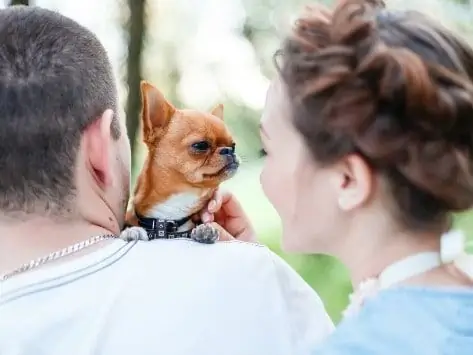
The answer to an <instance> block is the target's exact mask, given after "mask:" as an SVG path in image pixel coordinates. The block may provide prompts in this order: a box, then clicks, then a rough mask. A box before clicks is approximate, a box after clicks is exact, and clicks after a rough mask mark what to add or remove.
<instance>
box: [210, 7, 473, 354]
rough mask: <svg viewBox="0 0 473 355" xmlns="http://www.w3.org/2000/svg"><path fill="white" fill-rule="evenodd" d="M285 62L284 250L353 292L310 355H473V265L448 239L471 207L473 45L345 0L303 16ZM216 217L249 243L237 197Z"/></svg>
mask: <svg viewBox="0 0 473 355" xmlns="http://www.w3.org/2000/svg"><path fill="white" fill-rule="evenodd" d="M281 53H282V55H281V57H280V59H282V60H281V65H280V66H279V69H280V70H279V72H280V76H279V78H277V79H276V80H275V81H274V82H273V84H272V85H271V88H270V90H269V92H268V97H267V103H266V109H265V112H264V115H263V118H262V122H261V136H262V140H263V143H264V146H265V150H266V152H267V157H266V162H265V166H264V169H263V172H262V174H261V183H262V186H263V188H264V191H265V193H266V195H267V196H268V198H269V200H270V201H271V202H272V204H273V205H274V207H275V208H276V210H277V211H278V213H279V215H280V216H281V219H282V223H283V243H284V247H285V248H286V250H288V251H293V252H307V253H326V254H331V255H334V256H336V257H338V258H339V259H340V260H341V261H342V262H344V263H345V265H346V266H347V267H348V268H349V270H350V272H351V277H352V281H353V285H354V288H355V293H354V296H353V297H352V303H351V305H350V307H349V309H348V310H347V312H346V314H345V318H344V319H343V321H342V322H341V324H340V325H339V327H338V328H337V329H336V331H335V332H334V333H333V334H332V335H331V336H329V338H328V339H327V340H326V341H325V342H324V343H323V345H322V346H321V347H320V348H318V349H314V354H321V355H323V354H403V355H409V354H416V355H419V354H426V355H427V354H429V355H431V354H457V355H461V354H471V353H473V289H472V276H471V275H472V273H471V270H472V265H471V259H469V258H468V257H467V256H465V254H463V253H462V250H461V248H462V247H463V245H462V235H461V234H459V233H457V232H449V233H447V232H448V231H449V229H450V225H451V213H452V212H459V211H464V210H466V209H469V208H470V207H472V205H473V83H472V80H473V51H472V49H471V48H470V47H469V46H468V45H467V44H466V43H464V42H462V41H461V40H460V39H459V38H457V37H456V36H454V35H453V34H452V33H450V32H448V31H447V30H446V29H444V28H442V27H441V26H440V25H438V24H436V23H435V22H433V21H431V20H429V19H428V18H426V17H425V16H423V15H422V14H420V13H417V12H394V11H388V10H386V9H384V6H383V4H382V3H380V2H378V1H367V0H366V1H361V0H348V1H345V2H343V3H341V4H339V5H338V6H337V7H336V8H335V10H334V11H333V13H332V12H330V11H328V10H313V11H311V12H310V13H309V14H308V15H306V16H304V17H303V18H301V19H300V20H299V21H298V22H297V25H296V27H295V29H294V33H293V34H292V35H291V36H290V37H289V38H288V39H287V40H286V41H285V43H284V46H283V49H282V51H281ZM281 186H284V189H281ZM210 207H211V208H210ZM220 207H221V208H220ZM215 211H218V212H216V213H215V216H214V217H215V220H216V222H218V223H219V224H221V225H222V226H223V227H224V228H226V229H227V230H228V231H229V232H230V234H233V235H234V236H236V238H239V239H244V240H248V239H250V238H251V236H252V235H253V234H252V231H251V226H250V225H249V223H248V222H247V219H245V216H244V214H243V213H242V212H241V209H240V208H238V205H237V204H236V201H235V200H234V198H233V197H232V196H231V195H226V196H224V197H223V200H222V199H221V198H217V199H216V200H215V201H214V202H212V203H211V205H210V206H209V213H207V214H206V218H207V219H209V218H210V219H211V218H212V216H213V215H211V214H210V213H214V212H215Z"/></svg>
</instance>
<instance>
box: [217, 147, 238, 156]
mask: <svg viewBox="0 0 473 355" xmlns="http://www.w3.org/2000/svg"><path fill="white" fill-rule="evenodd" d="M234 153H235V147H224V148H222V149H220V155H233V154H234Z"/></svg>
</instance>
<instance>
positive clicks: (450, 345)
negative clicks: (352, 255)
mask: <svg viewBox="0 0 473 355" xmlns="http://www.w3.org/2000/svg"><path fill="white" fill-rule="evenodd" d="M471 319H473V291H470V290H460V289H455V290H452V289H450V290H440V289H432V288H414V287H403V288H397V289H392V290H385V291H382V292H381V293H379V294H378V295H377V296H376V297H375V298H373V299H371V300H368V301H367V302H366V304H365V306H364V307H363V308H362V309H361V310H360V312H359V313H358V314H356V315H354V316H352V317H350V318H347V319H345V320H343V321H342V322H341V323H340V324H339V326H338V327H337V329H336V331H335V332H334V333H333V334H332V335H331V336H330V337H329V338H328V339H327V340H326V341H325V342H324V343H323V344H322V347H321V348H320V349H318V351H316V352H315V354H318V355H319V354H320V355H324V354H330V355H335V354H353V355H357V354H364V355H369V354H386V355H389V354H405V355H411V354H412V355H413V354H416V355H424V354H426V355H427V354H438V353H441V354H457V355H462V354H466V351H467V350H466V349H471V348H473V322H471Z"/></svg>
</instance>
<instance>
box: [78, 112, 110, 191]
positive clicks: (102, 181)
mask: <svg viewBox="0 0 473 355" xmlns="http://www.w3.org/2000/svg"><path fill="white" fill-rule="evenodd" d="M113 115H114V114H113V111H112V110H110V109H109V110H106V111H105V112H104V113H103V114H102V116H101V117H99V118H97V119H96V120H95V121H94V122H92V123H91V124H90V125H89V126H88V127H87V128H86V130H85V132H84V136H83V139H84V143H85V144H84V148H85V152H84V153H85V154H86V157H87V160H88V163H89V166H90V168H91V173H92V175H93V177H94V178H95V180H96V182H97V184H98V185H99V186H100V187H101V188H103V189H105V188H106V187H107V186H108V185H110V184H111V183H112V180H113V176H112V169H111V166H110V145H111V140H112V135H111V124H112V120H113Z"/></svg>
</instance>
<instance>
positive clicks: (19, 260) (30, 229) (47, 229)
mask: <svg viewBox="0 0 473 355" xmlns="http://www.w3.org/2000/svg"><path fill="white" fill-rule="evenodd" d="M106 234H116V233H113V232H112V231H109V230H107V229H105V228H102V227H100V226H97V225H93V224H90V223H88V222H87V221H84V220H75V221H74V220H72V221H68V222H58V221H53V220H51V219H47V218H32V219H29V220H26V221H21V222H19V221H13V220H12V221H8V220H4V219H1V220H0V274H3V273H5V272H8V271H11V270H13V269H16V268H18V267H19V266H21V265H22V264H24V263H27V262H30V261H31V260H35V259H37V258H40V257H42V256H45V255H48V254H50V253H52V252H55V251H58V250H61V249H63V248H66V247H68V246H70V245H73V244H75V243H78V242H80V241H83V240H87V239H88V238H90V237H93V236H96V235H106ZM100 245H102V244H97V245H96V246H93V247H91V248H89V249H88V250H87V251H85V250H84V252H90V251H92V250H95V249H97V248H98V247H100Z"/></svg>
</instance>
